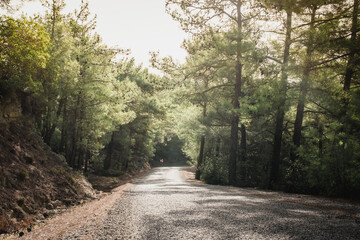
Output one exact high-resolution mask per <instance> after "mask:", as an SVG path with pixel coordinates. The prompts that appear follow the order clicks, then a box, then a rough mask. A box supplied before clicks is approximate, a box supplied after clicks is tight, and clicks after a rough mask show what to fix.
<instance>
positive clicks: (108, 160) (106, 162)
mask: <svg viewBox="0 0 360 240" xmlns="http://www.w3.org/2000/svg"><path fill="white" fill-rule="evenodd" d="M114 141H115V132H113V133H112V134H111V140H110V142H109V145H108V147H107V152H106V158H105V160H104V170H109V168H110V167H111V165H112V163H111V161H112V155H113V148H114Z"/></svg>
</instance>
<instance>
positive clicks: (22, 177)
mask: <svg viewBox="0 0 360 240" xmlns="http://www.w3.org/2000/svg"><path fill="white" fill-rule="evenodd" d="M28 176H29V174H28V172H27V171H26V170H22V171H21V172H19V173H18V175H17V178H18V179H19V180H20V181H22V182H23V181H25V180H26V179H27V177H28Z"/></svg>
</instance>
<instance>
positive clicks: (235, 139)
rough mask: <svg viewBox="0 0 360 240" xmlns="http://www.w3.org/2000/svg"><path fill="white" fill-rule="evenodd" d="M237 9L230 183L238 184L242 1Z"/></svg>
mask: <svg viewBox="0 0 360 240" xmlns="http://www.w3.org/2000/svg"><path fill="white" fill-rule="evenodd" d="M236 9H237V28H238V39H237V49H236V69H235V70H236V76H235V88H234V96H233V114H232V117H231V130H230V156H229V184H230V185H236V161H237V157H238V144H239V115H238V110H239V109H240V102H239V98H240V95H241V83H242V64H241V42H242V36H241V32H242V17H241V3H240V2H238V3H237V5H236Z"/></svg>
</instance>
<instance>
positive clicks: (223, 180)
mask: <svg viewBox="0 0 360 240" xmlns="http://www.w3.org/2000/svg"><path fill="white" fill-rule="evenodd" d="M225 159H226V157H225V156H219V157H211V158H207V159H206V161H205V163H204V164H203V166H202V167H201V171H202V175H201V179H203V180H204V181H205V182H206V183H209V184H215V185H225V184H228V179H227V176H228V168H227V163H226V162H225Z"/></svg>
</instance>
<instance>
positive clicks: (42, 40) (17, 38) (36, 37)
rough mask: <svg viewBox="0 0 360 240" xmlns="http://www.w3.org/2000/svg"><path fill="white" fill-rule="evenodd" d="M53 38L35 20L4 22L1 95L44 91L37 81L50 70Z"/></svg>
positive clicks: (1, 20) (4, 19) (0, 22)
mask: <svg viewBox="0 0 360 240" xmlns="http://www.w3.org/2000/svg"><path fill="white" fill-rule="evenodd" d="M48 46H49V35H48V34H47V33H46V31H45V29H44V27H43V26H41V25H40V24H39V23H37V22H36V21H35V20H34V19H26V18H22V19H13V18H11V17H4V16H2V17H1V18H0V79H1V81H0V92H2V93H3V92H4V91H9V90H12V89H20V90H25V89H28V90H27V91H30V92H31V91H34V92H36V91H39V90H41V83H40V82H39V80H38V79H37V78H36V76H35V75H36V74H37V73H38V71H39V70H40V69H43V68H44V67H45V66H46V63H47V60H48V58H49V54H48Z"/></svg>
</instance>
